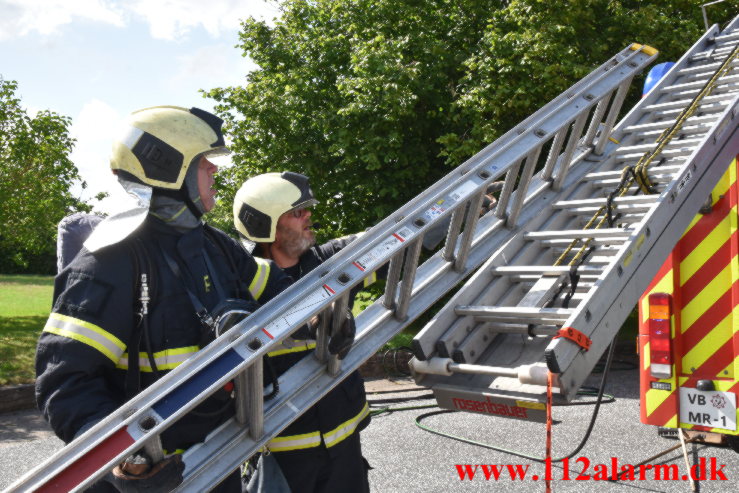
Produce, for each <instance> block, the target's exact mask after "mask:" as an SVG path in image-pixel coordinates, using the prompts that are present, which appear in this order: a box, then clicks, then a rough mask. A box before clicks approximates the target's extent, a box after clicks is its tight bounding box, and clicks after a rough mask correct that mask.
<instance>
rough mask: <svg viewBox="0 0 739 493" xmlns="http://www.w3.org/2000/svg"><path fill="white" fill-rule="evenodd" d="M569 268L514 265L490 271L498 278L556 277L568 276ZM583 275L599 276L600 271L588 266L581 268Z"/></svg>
mask: <svg viewBox="0 0 739 493" xmlns="http://www.w3.org/2000/svg"><path fill="white" fill-rule="evenodd" d="M570 270H572V269H571V267H569V266H567V265H521V266H514V265H505V266H498V267H493V268H492V269H491V272H492V273H493V274H494V275H498V276H513V275H529V274H538V275H541V276H556V275H558V274H568V273H569V272H570ZM578 270H582V272H583V273H588V274H597V275H600V274H601V272H603V271H602V269H598V268H594V267H590V266H582V267H580V269H578Z"/></svg>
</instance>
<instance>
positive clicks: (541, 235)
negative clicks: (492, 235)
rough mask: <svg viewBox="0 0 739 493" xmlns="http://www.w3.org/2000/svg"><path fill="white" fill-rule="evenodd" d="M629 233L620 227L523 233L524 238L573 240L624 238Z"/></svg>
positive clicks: (629, 232)
mask: <svg viewBox="0 0 739 493" xmlns="http://www.w3.org/2000/svg"><path fill="white" fill-rule="evenodd" d="M630 234H631V231H627V230H623V229H621V228H602V229H566V230H563V231H532V232H530V233H525V234H524V238H525V239H527V240H574V239H575V238H593V239H606V238H607V239H611V238H624V239H626V238H627V237H628V236H629V235H630Z"/></svg>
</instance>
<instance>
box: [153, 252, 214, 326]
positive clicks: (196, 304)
mask: <svg viewBox="0 0 739 493" xmlns="http://www.w3.org/2000/svg"><path fill="white" fill-rule="evenodd" d="M159 250H160V251H161V252H162V256H163V257H164V260H165V262H167V265H168V266H169V269H170V270H171V271H172V274H174V276H175V277H176V278H177V279H179V281H180V282H181V283H182V287H183V288H184V289H185V292H186V293H187V296H188V297H189V298H190V302H191V303H192V306H193V308H195V314H196V315H197V316H198V319H199V320H200V323H201V324H202V325H203V328H207V329H210V330H215V320H213V317H212V316H211V315H210V313H209V312H208V309H207V308H205V305H203V304H202V303H201V302H200V299H199V298H198V297H197V296H195V294H194V293H193V292H192V291H191V290H190V289H189V288H188V287H187V283H185V280H184V279H183V275H182V271H181V270H180V266H179V265H177V262H175V261H174V259H173V258H172V257H171V256H170V255H169V254H168V253H167V252H165V251H164V249H163V248H161V246H160V248H159ZM203 253H204V254H205V252H203ZM205 258H206V259H207V258H208V256H207V255H205ZM208 268H209V269H210V266H209V267H208ZM214 283H215V279H214ZM218 295H219V296H220V295H221V293H220V292H219V293H218Z"/></svg>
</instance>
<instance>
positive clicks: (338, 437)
mask: <svg viewBox="0 0 739 493" xmlns="http://www.w3.org/2000/svg"><path fill="white" fill-rule="evenodd" d="M368 414H369V404H368V403H366V402H365V403H364V407H363V408H362V410H361V411H359V414H357V415H356V416H354V417H353V418H352V419H350V420H348V421H344V422H343V423H341V424H340V425H339V426H337V427H336V428H335V429H334V430H333V431H330V432H328V433H324V434H323V441H324V442H325V443H326V447H327V448H328V447H333V446H334V445H336V444H337V443H339V442H341V441H342V440H343V439H345V438H347V437H348V436H350V435H351V434H352V433H354V430H356V429H357V426H359V422H360V421H362V420H363V419H364V418H366V417H367V415H368Z"/></svg>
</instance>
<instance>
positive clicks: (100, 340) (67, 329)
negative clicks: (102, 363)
mask: <svg viewBox="0 0 739 493" xmlns="http://www.w3.org/2000/svg"><path fill="white" fill-rule="evenodd" d="M43 331H44V332H48V333H50V334H56V335H58V336H61V337H67V338H69V339H74V340H75V341H78V342H81V343H83V344H87V345H88V346H90V347H92V348H95V349H97V350H98V351H100V352H101V353H103V354H104V355H105V356H106V357H107V358H109V359H110V360H111V361H112V362H113V363H117V362H118V360H119V359H120V357H121V355H122V354H123V351H125V350H126V345H125V344H123V343H122V342H121V340H120V339H118V338H117V337H116V336H114V335H113V334H111V333H110V332H106V331H105V330H103V329H101V328H100V327H98V326H97V325H95V324H91V323H90V322H85V321H84V320H80V319H78V318H74V317H70V316H67V315H62V314H61V313H52V314H51V315H49V320H47V322H46V326H44V330H43Z"/></svg>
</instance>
